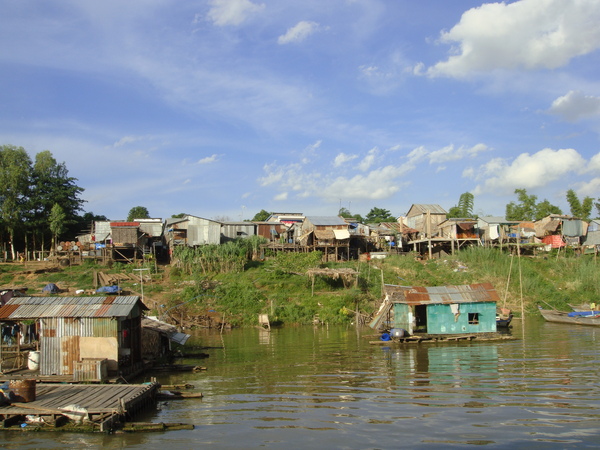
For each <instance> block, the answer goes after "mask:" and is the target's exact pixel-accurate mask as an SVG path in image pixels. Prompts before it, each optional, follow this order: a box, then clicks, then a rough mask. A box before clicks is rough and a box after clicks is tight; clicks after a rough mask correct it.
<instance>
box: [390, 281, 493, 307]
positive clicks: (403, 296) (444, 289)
mask: <svg viewBox="0 0 600 450" xmlns="http://www.w3.org/2000/svg"><path fill="white" fill-rule="evenodd" d="M386 290H388V291H390V299H391V300H392V302H394V303H406V304H410V305H427V304H435V303H443V304H449V303H479V302H498V301H500V297H499V296H498V293H497V292H496V290H495V289H494V287H493V286H492V285H491V284H490V283H483V284H471V285H463V286H432V287H423V286H386Z"/></svg>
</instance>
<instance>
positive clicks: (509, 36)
mask: <svg viewBox="0 0 600 450" xmlns="http://www.w3.org/2000/svg"><path fill="white" fill-rule="evenodd" d="M599 23H600V1H599V0H519V1H505V2H502V3H483V2H481V1H470V0H462V1H448V0H423V1H419V2H416V1H414V0H327V1H323V0H285V1H281V0H195V1H194V0H189V1H185V2H182V1H176V0H144V1H137V0H129V1H127V2H123V1H121V0H118V1H117V0H103V1H100V2H99V1H88V0H72V1H70V0H65V1H61V2H49V1H46V0H20V1H18V2H2V3H0V42H1V44H2V45H0V105H1V107H0V145H15V146H19V147H23V148H25V149H26V150H27V152H28V153H29V154H30V156H31V157H32V159H33V158H34V157H35V155H36V154H37V153H39V152H41V151H44V150H49V151H50V152H51V153H52V154H53V156H54V158H55V159H56V160H57V161H58V162H64V163H65V165H66V167H67V168H68V170H69V175H70V176H72V177H75V178H76V179H77V185H78V186H80V187H82V188H84V189H85V191H84V192H83V194H82V198H83V199H84V200H85V201H86V203H85V204H84V211H86V212H93V213H94V214H97V215H104V216H106V217H108V218H109V219H111V220H124V219H125V218H126V217H127V215H128V212H129V210H130V209H131V208H133V207H135V206H144V207H146V208H147V209H148V211H149V213H150V216H151V217H154V218H163V219H165V218H168V217H171V216H172V215H174V214H179V213H186V214H192V215H195V216H199V217H204V218H209V219H216V220H231V221H237V220H248V219H251V218H252V217H253V216H254V215H255V214H256V213H257V212H259V211H260V210H262V209H265V210H266V211H269V212H298V213H303V214H305V215H336V214H337V213H338V211H339V209H340V208H341V207H342V208H346V209H348V210H349V211H350V212H352V213H353V214H361V215H363V216H364V215H366V214H367V213H368V212H369V211H370V210H371V208H374V207H377V208H383V209H387V210H389V211H390V212H391V213H392V214H393V215H396V216H400V215H404V214H406V212H407V211H408V210H409V208H410V206H411V205H412V204H415V203H433V204H439V205H440V206H442V207H443V208H445V209H446V210H448V209H449V208H451V207H452V206H455V205H456V204H457V203H458V200H459V198H460V195H461V194H462V193H465V192H471V193H472V194H473V195H474V212H475V213H476V214H479V215H496V216H503V215H504V213H505V207H506V204H507V203H509V202H511V201H516V200H517V196H516V195H515V189H526V191H527V193H528V194H531V195H536V196H537V197H538V200H539V201H541V200H543V199H547V200H549V201H550V202H551V203H552V204H554V205H557V206H559V207H560V208H561V209H562V210H563V212H564V213H569V212H570V211H569V205H568V203H567V201H566V191H567V190H568V189H573V190H575V192H576V193H577V194H578V196H579V197H580V199H583V198H584V197H585V196H590V197H593V198H596V199H598V198H600V148H599V145H598V143H599V134H600V27H599V26H598V24H599Z"/></svg>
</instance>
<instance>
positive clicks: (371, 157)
mask: <svg viewBox="0 0 600 450" xmlns="http://www.w3.org/2000/svg"><path fill="white" fill-rule="evenodd" d="M377 153H378V150H377V147H374V148H372V149H371V150H369V153H367V156H365V157H364V158H363V160H362V161H361V162H360V163H359V164H358V168H359V169H360V170H362V171H363V172H366V171H367V170H369V169H370V168H371V166H372V165H373V164H374V163H375V159H376V158H377Z"/></svg>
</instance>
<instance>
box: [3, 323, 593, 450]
mask: <svg viewBox="0 0 600 450" xmlns="http://www.w3.org/2000/svg"><path fill="white" fill-rule="evenodd" d="M580 328H583V327H580ZM370 333H371V331H370V330H368V329H367V330H358V331H357V330H356V329H355V328H353V327H350V328H341V327H329V328H328V327H317V328H312V327H310V328H287V329H273V330H272V331H271V332H270V333H269V332H266V331H263V330H259V329H251V330H233V331H232V332H229V333H224V334H223V335H220V334H218V333H217V334H203V335H198V336H196V337H195V339H196V342H201V343H202V345H204V346H206V347H209V349H207V350H205V351H206V352H208V353H209V354H210V357H209V358H208V359H206V360H197V361H194V360H191V361H190V360H186V361H185V362H186V363H188V364H199V365H203V366H206V367H207V371H206V372H202V373H173V374H165V375H161V378H159V381H161V382H163V383H165V384H179V383H191V384H194V385H195V386H196V387H197V389H198V390H201V391H202V392H203V393H204V399H202V400H195V399H190V400H182V401H171V402H166V403H162V404H161V405H160V410H158V411H153V412H151V413H149V415H148V417H147V418H145V420H152V421H164V422H186V423H194V424H196V425H197V428H196V429H195V430H193V431H181V432H179V431H178V432H170V433H164V434H148V435H141V436H140V435H136V436H102V437H98V436H86V437H84V438H83V440H84V441H85V442H87V445H88V446H104V447H107V448H121V447H122V448H125V447H130V448H142V447H144V448H155V447H160V446H167V447H168V448H169V449H175V448H190V447H192V446H198V445H203V444H206V445H211V446H213V447H217V448H219V447H220V448H231V447H240V446H242V447H257V446H266V447H272V448H282V447H300V446H301V447H314V448H325V447H334V448H397V447H408V446H423V447H426V448H447V447H448V446H454V447H461V446H472V445H487V446H491V447H494V448H495V447H509V446H512V447H517V448H522V447H526V446H527V447H529V446H534V447H535V446H538V447H541V446H543V447H544V448H547V447H555V448H565V447H570V446H573V447H575V446H576V447H586V446H587V447H595V446H596V445H597V442H599V441H600V434H599V432H598V423H599V419H600V389H599V383H598V362H599V353H598V345H599V344H600V343H599V342H598V340H599V338H598V331H597V330H595V329H572V328H569V327H563V326H560V324H556V325H554V326H553V325H552V324H546V323H544V322H537V321H535V320H532V321H531V323H527V327H526V328H520V323H518V322H517V324H516V326H515V329H514V330H513V333H515V334H516V335H517V336H522V339H520V340H517V341H509V342H501V343H464V344H463V343H460V344H459V343H457V344H450V345H438V344H434V345H431V344H426V345H413V346H406V347H393V346H389V347H387V348H382V347H380V346H372V345H369V343H368V342H369V340H370V339H372V337H370ZM142 381H143V380H142ZM13 436H14V435H13ZM79 439H82V438H81V437H78V436H57V437H48V438H47V437H41V438H40V437H38V436H35V437H24V436H21V435H20V436H16V437H12V438H11V439H10V440H8V441H5V444H4V445H8V446H9V447H10V446H11V445H12V446H13V447H17V446H19V448H27V447H28V446H29V448H35V447H41V446H50V447H51V446H52V445H50V444H52V443H53V442H54V443H55V444H56V443H60V444H61V445H63V444H64V445H69V446H74V445H77V446H78V447H79V446H81V445H79V444H77V443H78V442H79ZM43 444H48V445H43Z"/></svg>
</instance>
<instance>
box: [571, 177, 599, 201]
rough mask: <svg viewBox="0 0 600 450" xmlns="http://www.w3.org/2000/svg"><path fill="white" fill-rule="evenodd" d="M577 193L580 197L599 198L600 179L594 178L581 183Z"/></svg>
mask: <svg viewBox="0 0 600 450" xmlns="http://www.w3.org/2000/svg"><path fill="white" fill-rule="evenodd" d="M576 192H577V194H578V195H579V196H580V197H592V198H597V196H598V192H600V177H596V178H592V179H591V180H590V181H588V182H584V183H581V184H580V185H579V186H578V187H577V189H576Z"/></svg>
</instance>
